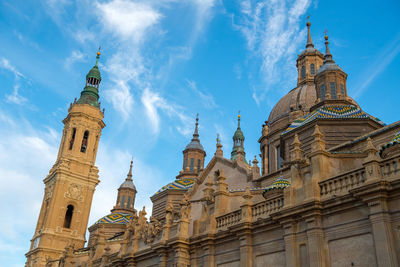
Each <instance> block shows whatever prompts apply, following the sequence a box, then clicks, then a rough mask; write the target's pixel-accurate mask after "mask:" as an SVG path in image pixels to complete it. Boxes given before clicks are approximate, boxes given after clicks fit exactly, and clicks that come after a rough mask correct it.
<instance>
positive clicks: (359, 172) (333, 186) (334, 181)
mask: <svg viewBox="0 0 400 267" xmlns="http://www.w3.org/2000/svg"><path fill="white" fill-rule="evenodd" d="M365 180H366V178H365V169H364V168H359V169H356V170H354V171H351V172H348V173H345V174H342V175H339V176H335V177H333V178H330V179H327V180H325V181H322V182H319V187H320V194H321V197H331V196H334V195H344V194H346V193H348V191H349V190H350V189H352V188H355V187H357V186H360V185H361V184H363V183H365Z"/></svg>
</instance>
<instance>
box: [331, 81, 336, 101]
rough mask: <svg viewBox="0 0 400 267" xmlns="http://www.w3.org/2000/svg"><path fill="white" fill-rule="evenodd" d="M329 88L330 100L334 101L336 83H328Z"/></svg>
mask: <svg viewBox="0 0 400 267" xmlns="http://www.w3.org/2000/svg"><path fill="white" fill-rule="evenodd" d="M330 87H331V98H332V99H336V98H337V95H336V83H330Z"/></svg>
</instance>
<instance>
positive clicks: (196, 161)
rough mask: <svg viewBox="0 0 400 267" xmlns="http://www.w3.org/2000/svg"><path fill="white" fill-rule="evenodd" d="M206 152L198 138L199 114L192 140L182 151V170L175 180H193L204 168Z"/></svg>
mask: <svg viewBox="0 0 400 267" xmlns="http://www.w3.org/2000/svg"><path fill="white" fill-rule="evenodd" d="M205 156H206V152H205V151H204V148H203V146H202V145H201V143H200V138H199V114H197V115H196V123H195V128H194V133H193V138H192V140H191V141H190V143H189V144H188V145H187V146H186V147H185V150H183V168H182V170H181V171H180V173H179V175H178V176H177V178H178V179H179V178H193V177H195V176H197V174H198V172H199V171H200V170H202V169H203V167H204V158H205Z"/></svg>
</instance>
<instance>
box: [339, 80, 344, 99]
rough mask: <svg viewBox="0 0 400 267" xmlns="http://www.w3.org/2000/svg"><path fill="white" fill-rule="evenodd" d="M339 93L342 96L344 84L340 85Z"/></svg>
mask: <svg viewBox="0 0 400 267" xmlns="http://www.w3.org/2000/svg"><path fill="white" fill-rule="evenodd" d="M340 93H341V94H342V95H343V96H344V84H343V83H341V84H340Z"/></svg>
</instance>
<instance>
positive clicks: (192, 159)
mask: <svg viewBox="0 0 400 267" xmlns="http://www.w3.org/2000/svg"><path fill="white" fill-rule="evenodd" d="M193 169H194V158H191V159H190V172H193Z"/></svg>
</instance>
